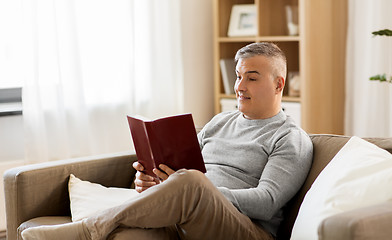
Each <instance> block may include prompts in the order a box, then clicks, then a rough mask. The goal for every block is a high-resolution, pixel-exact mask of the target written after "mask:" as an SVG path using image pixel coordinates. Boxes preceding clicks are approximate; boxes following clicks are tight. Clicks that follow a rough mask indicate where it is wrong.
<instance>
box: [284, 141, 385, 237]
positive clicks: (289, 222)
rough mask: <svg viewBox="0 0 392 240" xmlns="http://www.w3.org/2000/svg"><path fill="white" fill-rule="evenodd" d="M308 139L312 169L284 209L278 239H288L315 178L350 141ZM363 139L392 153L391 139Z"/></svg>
mask: <svg viewBox="0 0 392 240" xmlns="http://www.w3.org/2000/svg"><path fill="white" fill-rule="evenodd" d="M310 138H311V139H312V142H313V163H312V167H311V169H310V172H309V174H308V177H307V179H306V180H305V183H304V184H303V186H302V188H301V189H300V190H299V192H298V193H297V195H296V196H295V197H294V198H293V199H292V200H291V201H290V202H289V204H288V205H287V208H286V209H285V218H284V220H283V222H282V224H281V226H280V228H279V232H278V239H290V235H291V230H292V228H293V225H294V222H295V219H296V218H297V214H298V211H299V208H300V206H301V203H302V201H303V199H304V197H305V195H306V193H307V191H308V190H309V188H310V187H311V185H312V184H313V182H314V180H315V179H316V178H317V176H318V175H319V174H320V172H321V171H322V170H323V169H324V167H325V166H327V164H328V163H329V162H330V161H331V160H332V158H333V157H334V156H335V155H336V154H337V153H338V151H339V150H340V149H341V148H342V147H343V146H344V144H346V143H347V141H348V140H349V139H350V137H349V136H341V135H325V134H314V135H310ZM364 139H365V140H367V141H369V142H371V143H374V144H375V145H377V146H379V147H381V148H383V149H386V150H387V151H389V152H390V153H392V138H364Z"/></svg>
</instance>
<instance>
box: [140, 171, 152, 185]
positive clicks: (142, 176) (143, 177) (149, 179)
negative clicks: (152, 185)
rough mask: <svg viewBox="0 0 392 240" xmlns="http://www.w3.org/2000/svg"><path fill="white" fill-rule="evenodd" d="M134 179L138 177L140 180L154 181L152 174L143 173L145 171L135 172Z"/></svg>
mask: <svg viewBox="0 0 392 240" xmlns="http://www.w3.org/2000/svg"><path fill="white" fill-rule="evenodd" d="M136 179H139V180H142V181H150V182H151V181H154V180H155V178H154V177H152V176H150V175H147V174H145V173H143V172H139V171H138V172H136Z"/></svg>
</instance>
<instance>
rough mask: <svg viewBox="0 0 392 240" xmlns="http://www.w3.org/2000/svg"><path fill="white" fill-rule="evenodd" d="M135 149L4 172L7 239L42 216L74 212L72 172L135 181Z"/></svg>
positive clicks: (124, 183) (102, 180)
mask: <svg viewBox="0 0 392 240" xmlns="http://www.w3.org/2000/svg"><path fill="white" fill-rule="evenodd" d="M136 160H137V158H136V155H135V154H134V153H133V152H124V153H117V154H106V155H100V156H92V157H84V158H75V159H68V160H59V161H53V162H45V163H39V164H33V165H26V166H22V167H17V168H13V169H10V170H8V171H6V172H5V173H4V176H3V177H4V193H5V205H6V219H7V239H9V240H12V239H16V231H17V228H18V226H19V225H20V224H21V223H23V222H25V221H27V220H29V219H32V218H36V217H42V216H70V203H69V195H68V179H69V175H70V174H71V173H72V174H74V175H75V176H77V177H78V178H80V179H82V180H87V181H91V182H95V183H99V184H102V185H104V186H107V187H125V188H129V187H131V185H132V182H133V178H134V175H135V172H136V171H135V170H134V169H133V168H132V163H133V162H134V161H136Z"/></svg>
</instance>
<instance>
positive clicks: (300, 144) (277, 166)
mask: <svg viewBox="0 0 392 240" xmlns="http://www.w3.org/2000/svg"><path fill="white" fill-rule="evenodd" d="M312 155H313V146H312V142H311V140H310V138H309V136H308V135H307V134H306V133H304V132H303V131H301V130H294V131H290V132H289V133H288V134H286V135H285V136H282V137H281V138H280V139H279V140H278V141H276V144H275V146H274V149H273V151H272V153H271V154H270V156H269V158H268V162H267V164H266V166H265V168H264V170H263V173H262V175H261V177H260V180H259V184H258V186H257V187H255V188H249V189H228V188H225V187H219V190H220V191H221V192H222V193H223V194H224V195H225V197H226V198H227V199H229V200H230V201H231V202H232V203H233V204H234V205H235V206H236V207H237V209H238V210H239V211H241V212H242V213H243V214H245V215H247V216H249V217H250V218H253V219H258V220H263V221H268V220H271V219H272V218H273V217H274V216H275V214H276V213H277V212H278V211H279V210H280V209H281V208H282V207H283V206H284V205H285V204H286V203H287V202H288V201H289V200H290V199H291V198H292V197H293V196H294V195H295V194H296V192H297V191H298V190H299V188H300V187H301V186H302V184H303V182H304V181H305V178H306V176H307V174H308V171H309V169H310V166H311V161H312Z"/></svg>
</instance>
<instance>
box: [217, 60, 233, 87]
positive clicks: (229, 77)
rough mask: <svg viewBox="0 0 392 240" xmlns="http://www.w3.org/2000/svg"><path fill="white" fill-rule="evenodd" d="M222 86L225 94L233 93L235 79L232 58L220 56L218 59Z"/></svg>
mask: <svg viewBox="0 0 392 240" xmlns="http://www.w3.org/2000/svg"><path fill="white" fill-rule="evenodd" d="M219 64H220V69H221V74H222V81H223V87H224V90H225V94H234V84H235V81H236V79H237V74H236V73H235V62H234V59H233V58H222V59H221V60H219Z"/></svg>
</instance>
